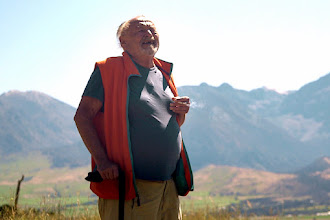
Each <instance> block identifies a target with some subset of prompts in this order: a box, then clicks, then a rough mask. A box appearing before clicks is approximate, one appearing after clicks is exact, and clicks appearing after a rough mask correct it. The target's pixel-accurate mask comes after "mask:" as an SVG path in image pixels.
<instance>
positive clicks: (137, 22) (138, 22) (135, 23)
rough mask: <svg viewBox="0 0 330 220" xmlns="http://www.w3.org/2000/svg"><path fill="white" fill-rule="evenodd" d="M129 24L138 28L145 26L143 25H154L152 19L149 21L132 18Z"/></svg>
mask: <svg viewBox="0 0 330 220" xmlns="http://www.w3.org/2000/svg"><path fill="white" fill-rule="evenodd" d="M130 26H133V27H137V28H139V27H145V26H147V27H150V26H153V27H155V24H154V23H153V22H152V21H150V20H145V19H143V20H140V19H139V20H133V21H131V24H130Z"/></svg>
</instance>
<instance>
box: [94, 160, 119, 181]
mask: <svg viewBox="0 0 330 220" xmlns="http://www.w3.org/2000/svg"><path fill="white" fill-rule="evenodd" d="M97 170H98V171H99V173H100V175H101V177H102V178H103V179H104V180H107V179H108V180H114V179H117V178H118V177H119V167H118V165H117V164H115V163H112V162H110V161H107V162H104V163H101V164H98V165H97Z"/></svg>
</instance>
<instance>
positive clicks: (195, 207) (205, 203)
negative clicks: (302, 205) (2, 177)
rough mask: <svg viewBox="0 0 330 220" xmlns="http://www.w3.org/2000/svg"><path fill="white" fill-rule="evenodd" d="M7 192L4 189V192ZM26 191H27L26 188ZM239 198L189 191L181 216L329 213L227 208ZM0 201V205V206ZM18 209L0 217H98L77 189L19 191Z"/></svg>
mask: <svg viewBox="0 0 330 220" xmlns="http://www.w3.org/2000/svg"><path fill="white" fill-rule="evenodd" d="M7 190H8V188H5V187H3V186H1V187H0V204H1V205H4V204H9V205H12V206H13V204H14V191H15V190H14V189H13V188H11V189H10V190H9V191H7ZM6 192H7V193H6ZM27 192H28V191H27ZM239 202H240V200H239V198H237V197H236V198H235V197H234V196H215V197H214V196H209V193H207V192H192V193H190V194H189V196H188V197H181V204H182V211H183V219H184V220H203V219H205V220H206V219H207V220H212V219H215V220H218V219H219V220H220V219H221V220H223V219H251V220H254V219H255V220H259V219H260V220H261V219H299V220H302V219H311V220H312V219H330V216H282V215H272V216H256V215H254V214H246V213H245V212H244V211H242V210H240V209H232V208H229V207H228V205H230V204H238V203H239ZM1 205H0V206H1ZM18 205H19V206H18V207H19V209H18V211H17V212H14V211H13V210H9V212H8V213H7V215H2V216H1V214H0V219H8V220H9V219H18V220H25V219H26V220H27V219H42V220H46V219H86V220H89V219H91V220H94V219H99V217H98V213H97V198H96V197H95V196H91V195H90V196H85V195H80V193H76V195H74V196H66V197H62V196H56V195H50V194H48V195H44V196H41V197H33V198H27V197H24V193H22V195H21V197H20V200H19V204H18Z"/></svg>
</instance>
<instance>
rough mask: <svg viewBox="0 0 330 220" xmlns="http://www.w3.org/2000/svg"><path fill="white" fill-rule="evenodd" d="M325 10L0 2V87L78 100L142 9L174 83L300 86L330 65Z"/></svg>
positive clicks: (284, 3) (174, 1)
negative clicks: (119, 29) (120, 28)
mask: <svg viewBox="0 0 330 220" xmlns="http://www.w3.org/2000/svg"><path fill="white" fill-rule="evenodd" d="M329 11H330V1H328V0H308V1H307V0H272V1H271V0H259V1H257V0H226V1H224V0H204V1H194V0H189V1H188V0H183V1H180V0H168V1H150V0H140V1H133V0H125V1H110V0H106V1H98V0H94V1H91V0H89V1H84V0H80V1H70V0H66V1H61V0H58V1H37V0H30V1H28V0H26V1H23V0H22V1H18V0H12V1H4V0H0V29H1V35H0V94H1V93H3V92H7V91H9V90H20V91H28V90H37V91H40V92H44V93H46V94H48V95H50V96H52V97H54V98H57V99H59V100H61V101H64V102H66V103H68V104H70V105H72V106H74V107H76V106H77V105H78V103H79V100H80V97H81V94H82V92H83V90H84V87H85V85H86V83H87V81H88V79H89V77H90V74H91V73H92V71H93V68H94V63H95V62H96V61H99V60H103V59H105V58H107V57H109V56H118V55H120V54H121V52H122V51H121V49H120V47H119V45H118V41H117V39H116V36H115V35H116V30H117V27H118V26H119V24H120V23H122V22H123V21H125V20H127V19H130V18H132V17H134V16H136V15H141V14H143V15H145V16H147V17H149V18H150V19H152V20H153V21H154V22H155V24H156V26H157V28H158V31H159V33H160V50H159V52H158V53H157V57H159V58H162V59H164V60H168V61H171V62H173V63H174V70H173V74H174V77H175V82H176V84H177V86H183V85H199V84H200V83H202V82H206V83H208V84H209V85H213V86H219V85H221V84H222V83H224V82H226V83H229V84H231V85H232V86H233V87H234V88H237V89H243V90H251V89H255V88H260V87H263V86H265V87H267V88H269V89H274V90H276V91H279V92H285V91H287V90H297V89H299V88H300V87H301V86H303V85H304V84H306V83H309V82H311V81H314V80H317V79H318V78H320V77H321V76H324V75H326V74H327V73H329V72H330V40H329V39H330V28H329V27H330V13H329ZM182 95H184V94H182Z"/></svg>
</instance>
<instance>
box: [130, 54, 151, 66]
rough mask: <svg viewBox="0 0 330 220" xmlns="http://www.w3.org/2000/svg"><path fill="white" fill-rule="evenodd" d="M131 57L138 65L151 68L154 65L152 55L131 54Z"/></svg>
mask: <svg viewBox="0 0 330 220" xmlns="http://www.w3.org/2000/svg"><path fill="white" fill-rule="evenodd" d="M131 58H132V59H133V60H134V62H136V63H137V64H139V65H140V66H143V67H146V68H151V67H153V66H154V58H153V57H133V56H132V55H131Z"/></svg>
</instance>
